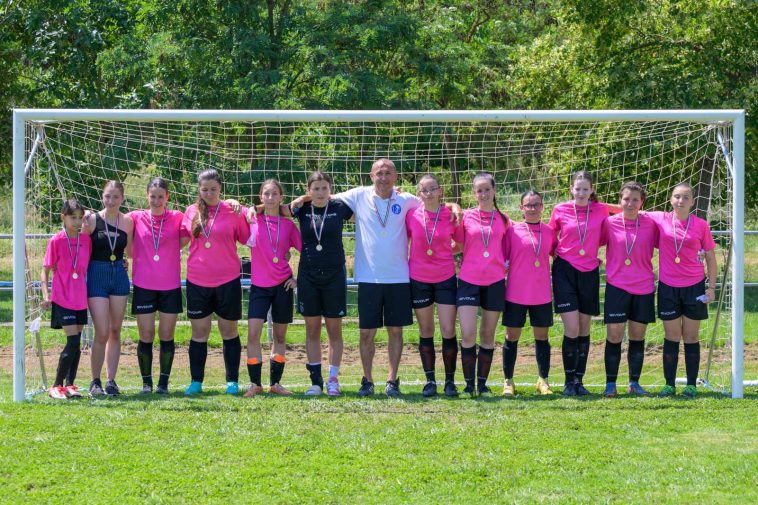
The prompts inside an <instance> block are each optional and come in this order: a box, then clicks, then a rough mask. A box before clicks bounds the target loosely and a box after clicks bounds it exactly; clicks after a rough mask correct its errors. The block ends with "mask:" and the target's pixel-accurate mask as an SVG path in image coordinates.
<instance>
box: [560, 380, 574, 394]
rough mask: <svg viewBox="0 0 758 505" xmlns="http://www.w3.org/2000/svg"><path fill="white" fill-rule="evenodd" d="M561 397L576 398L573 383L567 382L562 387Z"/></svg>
mask: <svg viewBox="0 0 758 505" xmlns="http://www.w3.org/2000/svg"><path fill="white" fill-rule="evenodd" d="M563 396H576V387H574V383H573V382H567V383H566V384H564V385H563Z"/></svg>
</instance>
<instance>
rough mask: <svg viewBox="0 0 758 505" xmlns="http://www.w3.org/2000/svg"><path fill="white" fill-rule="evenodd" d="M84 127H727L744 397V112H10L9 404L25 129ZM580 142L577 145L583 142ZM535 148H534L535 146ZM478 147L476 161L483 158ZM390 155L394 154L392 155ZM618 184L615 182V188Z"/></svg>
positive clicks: (735, 352) (19, 311)
mask: <svg viewBox="0 0 758 505" xmlns="http://www.w3.org/2000/svg"><path fill="white" fill-rule="evenodd" d="M77 121H79V122H82V121H97V122H119V123H126V124H130V123H132V122H160V123H162V124H163V123H168V124H174V123H176V124H181V123H189V122H213V123H227V122H248V123H249V122H280V123H287V124H291V123H300V122H302V123H310V122H314V123H356V124H363V123H372V124H373V123H377V124H383V123H397V124H403V123H418V124H421V123H427V122H429V123H440V124H442V123H452V124H457V123H476V124H485V125H486V124H498V123H499V124H505V123H508V124H517V125H518V124H527V123H529V124H541V123H560V124H567V125H572V124H579V123H603V124H605V123H614V122H634V123H635V124H644V123H656V122H677V121H681V122H688V123H700V124H704V125H716V126H718V125H719V124H724V125H728V127H729V128H730V135H731V138H730V139H728V143H727V145H728V146H731V152H729V149H728V148H727V147H725V146H724V145H723V144H722V145H721V150H722V156H723V157H724V160H725V162H726V165H727V166H728V172H729V177H728V179H729V183H730V187H729V188H727V189H726V192H727V193H728V195H729V196H728V198H729V207H730V208H731V209H730V210H731V215H730V216H727V217H725V218H724V219H725V222H728V223H729V224H730V225H731V230H729V231H730V232H731V236H732V237H733V238H734V239H733V240H731V252H730V256H729V257H731V259H732V261H731V271H730V272H729V276H730V278H731V279H730V282H729V283H730V285H731V292H730V293H731V307H730V310H731V327H730V334H731V378H730V379H731V380H730V383H731V387H730V390H729V391H730V394H731V397H732V398H742V396H743V375H744V374H743V354H744V334H743V326H744V255H745V251H744V240H743V237H744V211H745V207H744V201H745V160H744V158H745V150H744V147H745V111H744V110H592V111H506V110H489V111H315V110H314V111H279V110H250V111H242V110H226V111H225V110H116V109H75V110H74V109H15V110H14V111H13V349H14V360H13V367H14V369H13V398H14V400H15V401H21V400H23V399H24V398H25V397H26V387H25V379H26V374H25V366H26V363H25V352H26V345H27V344H26V339H27V332H28V325H29V321H28V320H27V291H26V288H27V278H26V274H27V264H26V250H25V239H26V236H27V235H26V229H27V216H26V212H27V187H26V172H27V170H28V168H29V165H30V164H31V161H32V158H33V157H34V152H32V151H33V150H35V149H37V144H36V143H35V144H34V145H33V146H31V145H30V143H29V125H30V124H35V125H43V126H44V125H47V124H50V125H53V124H61V123H71V122H77ZM580 141H581V140H580ZM534 142H538V141H537V140H534ZM484 151H485V150H484V149H482V152H481V154H479V156H481V157H484V156H485V152H484ZM390 154H391V153H390ZM619 185H620V184H619Z"/></svg>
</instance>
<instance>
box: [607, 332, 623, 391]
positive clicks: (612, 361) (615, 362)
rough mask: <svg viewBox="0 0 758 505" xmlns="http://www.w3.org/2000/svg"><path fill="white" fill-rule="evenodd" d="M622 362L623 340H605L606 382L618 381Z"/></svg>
mask: <svg viewBox="0 0 758 505" xmlns="http://www.w3.org/2000/svg"><path fill="white" fill-rule="evenodd" d="M620 363H621V342H619V343H617V344H614V343H613V342H611V341H610V340H606V341H605V382H616V379H618V375H619V364H620Z"/></svg>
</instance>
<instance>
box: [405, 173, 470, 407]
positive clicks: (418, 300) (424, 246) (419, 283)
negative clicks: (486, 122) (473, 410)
mask: <svg viewBox="0 0 758 505" xmlns="http://www.w3.org/2000/svg"><path fill="white" fill-rule="evenodd" d="M418 196H419V197H420V198H421V201H422V205H421V206H420V207H418V208H416V209H415V210H413V211H411V212H408V214H406V216H405V224H406V228H407V230H408V237H409V238H410V248H409V254H408V267H409V273H410V279H411V300H412V304H413V308H414V310H415V312H416V320H417V321H418V327H419V346H418V348H419V353H420V354H421V365H422V366H423V368H424V374H425V375H426V381H427V382H426V385H425V386H424V389H423V391H422V393H421V394H422V395H423V396H426V397H430V396H435V395H436V394H437V382H436V379H435V375H434V362H435V352H434V328H435V323H434V304H435V303H436V304H437V317H438V318H439V322H440V333H441V334H442V360H443V362H444V364H445V388H444V391H445V396H458V390H457V388H456V387H455V361H456V359H457V357H458V342H457V341H456V338H455V316H456V306H455V302H456V293H457V279H456V277H455V262H454V261H453V247H452V243H453V235H454V233H455V230H456V225H455V223H454V222H452V221H451V219H450V216H451V211H450V209H447V208H446V207H444V206H443V205H441V204H440V198H441V197H442V188H441V187H440V183H439V181H438V180H437V178H436V177H435V176H434V175H432V174H426V175H424V176H423V177H421V179H420V180H419V182H418Z"/></svg>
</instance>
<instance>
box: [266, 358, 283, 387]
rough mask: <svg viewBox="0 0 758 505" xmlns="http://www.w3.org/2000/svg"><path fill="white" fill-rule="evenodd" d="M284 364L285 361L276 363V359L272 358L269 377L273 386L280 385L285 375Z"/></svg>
mask: <svg viewBox="0 0 758 505" xmlns="http://www.w3.org/2000/svg"><path fill="white" fill-rule="evenodd" d="M284 363H285V362H284V360H283V359H282V360H281V361H276V360H274V358H271V371H270V375H269V379H270V381H269V382H270V385H271V386H273V385H274V384H279V383H280V381H281V380H282V375H284Z"/></svg>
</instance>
